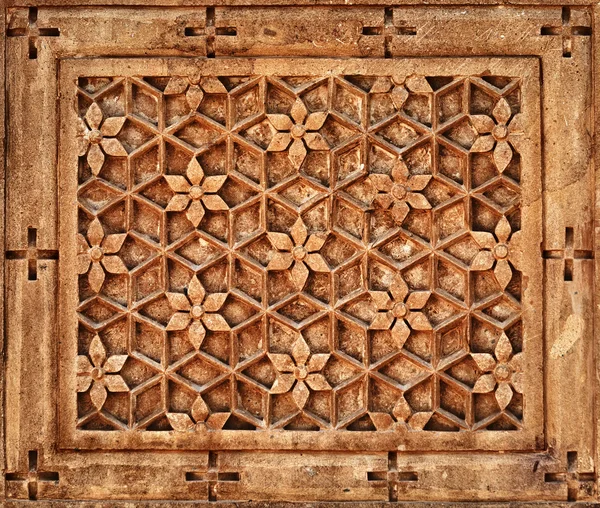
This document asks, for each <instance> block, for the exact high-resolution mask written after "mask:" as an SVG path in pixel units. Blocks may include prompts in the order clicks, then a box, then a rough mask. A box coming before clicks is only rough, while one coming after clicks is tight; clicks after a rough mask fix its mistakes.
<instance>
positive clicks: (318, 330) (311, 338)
mask: <svg viewBox="0 0 600 508" xmlns="http://www.w3.org/2000/svg"><path fill="white" fill-rule="evenodd" d="M329 336H330V332H329V316H325V317H323V318H322V319H318V320H317V321H314V322H313V323H310V324H309V325H308V326H306V328H303V330H302V337H304V340H305V341H306V343H307V344H308V347H309V348H310V350H311V352H312V353H313V354H314V353H323V354H327V353H329V352H330V348H329Z"/></svg>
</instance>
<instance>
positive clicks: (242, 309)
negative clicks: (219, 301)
mask: <svg viewBox="0 0 600 508" xmlns="http://www.w3.org/2000/svg"><path fill="white" fill-rule="evenodd" d="M256 312H257V309H256V308H254V307H253V306H252V305H250V304H249V303H247V302H245V301H243V300H242V299H241V298H239V297H236V296H231V295H229V296H228V297H227V300H225V303H224V304H223V307H221V310H220V311H219V314H221V315H222V316H223V317H224V318H225V321H227V323H228V324H229V326H231V327H234V326H237V325H239V324H240V323H243V322H244V321H246V320H248V319H250V318H251V317H252V316H253V315H254V314H256Z"/></svg>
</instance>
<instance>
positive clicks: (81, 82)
mask: <svg viewBox="0 0 600 508" xmlns="http://www.w3.org/2000/svg"><path fill="white" fill-rule="evenodd" d="M114 81H115V78H100V77H97V78H96V77H94V78H77V86H79V87H80V88H82V89H83V90H85V91H86V92H88V93H89V94H92V95H93V94H96V93H98V92H100V90H102V89H104V88H106V87H107V86H109V85H111V84H112V83H113V82H114Z"/></svg>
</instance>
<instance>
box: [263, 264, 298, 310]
mask: <svg viewBox="0 0 600 508" xmlns="http://www.w3.org/2000/svg"><path fill="white" fill-rule="evenodd" d="M297 291H298V288H297V287H296V285H295V284H294V283H293V282H292V278H291V275H290V271H289V270H273V271H269V272H268V273H267V301H268V304H269V305H274V304H275V303H277V302H279V301H281V300H283V299H285V298H287V297H288V296H289V295H291V294H292V293H296V292H297Z"/></svg>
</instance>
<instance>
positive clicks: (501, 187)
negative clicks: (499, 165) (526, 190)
mask: <svg viewBox="0 0 600 508" xmlns="http://www.w3.org/2000/svg"><path fill="white" fill-rule="evenodd" d="M483 195H484V196H485V197H486V198H488V199H489V200H490V201H492V202H493V203H494V204H495V205H496V206H497V207H498V208H499V209H500V210H502V211H503V212H506V211H507V210H509V209H510V208H512V207H513V206H514V205H515V204H517V203H518V201H519V198H520V196H519V190H518V187H516V186H514V185H512V184H510V183H509V181H508V180H506V179H500V180H498V181H496V182H494V183H493V184H492V185H490V186H489V187H487V188H486V190H485V191H484V192H483Z"/></svg>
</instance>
